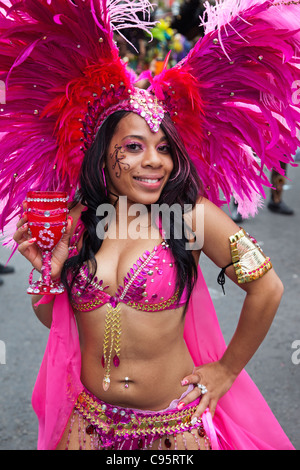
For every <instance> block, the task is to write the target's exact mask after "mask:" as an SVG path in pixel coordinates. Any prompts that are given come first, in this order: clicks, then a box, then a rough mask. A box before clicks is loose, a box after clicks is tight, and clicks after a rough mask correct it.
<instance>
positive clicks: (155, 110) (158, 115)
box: [96, 88, 166, 132]
mask: <svg viewBox="0 0 300 470" xmlns="http://www.w3.org/2000/svg"><path fill="white" fill-rule="evenodd" d="M127 91H128V94H129V98H128V99H127V100H122V101H120V102H119V103H117V104H115V105H113V106H111V107H109V108H108V109H106V111H105V112H104V113H103V114H101V116H100V118H99V120H98V123H97V128H96V132H98V130H99V128H100V127H101V126H102V124H103V122H104V121H105V120H106V119H107V118H108V116H110V115H111V114H113V113H115V112H117V111H131V112H133V113H136V114H138V115H139V116H141V117H142V118H143V119H145V121H146V123H147V124H148V126H149V128H150V130H151V131H152V132H158V130H159V127H160V125H161V122H162V120H163V118H164V115H165V113H166V109H165V107H164V105H163V103H162V102H160V101H159V100H158V99H157V98H156V96H155V95H153V94H152V93H150V92H149V91H147V90H143V89H140V88H131V89H129V90H127Z"/></svg>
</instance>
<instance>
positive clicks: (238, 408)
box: [32, 268, 294, 450]
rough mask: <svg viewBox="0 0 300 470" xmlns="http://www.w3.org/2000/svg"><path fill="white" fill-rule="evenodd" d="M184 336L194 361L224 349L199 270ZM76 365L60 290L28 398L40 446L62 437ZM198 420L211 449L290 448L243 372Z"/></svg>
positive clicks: (75, 390)
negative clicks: (46, 342) (39, 366)
mask: <svg viewBox="0 0 300 470" xmlns="http://www.w3.org/2000/svg"><path fill="white" fill-rule="evenodd" d="M42 301H43V302H47V301H49V299H47V298H45V299H43V300H42ZM184 336H185V341H186V343H187V346H188V348H189V351H190V353H191V356H192V358H193V360H194V363H195V364H197V365H201V364H205V363H207V362H211V361H216V360H218V359H219V358H220V357H221V356H222V354H223V352H224V350H225V348H226V345H225V342H224V339H223V335H222V333H221V330H220V327H219V323H218V319H217V316H216V313H215V310H214V306H213V303H212V301H211V298H210V295H209V292H208V289H207V287H206V284H205V281H204V278H203V275H202V272H201V270H200V268H199V269H198V281H197V284H196V286H195V288H194V291H193V294H192V297H191V300H190V304H189V308H188V310H187V314H186V324H185V333H184ZM80 365H81V359H80V346H79V338H78V331H77V327H76V321H75V317H74V314H73V311H72V309H71V307H70V305H69V301H68V297H67V294H61V295H59V296H57V297H56V299H55V301H54V308H53V323H52V326H51V330H50V334H49V340H48V344H47V348H46V351H45V355H44V358H43V361H42V365H41V368H40V371H39V374H38V377H37V381H36V384H35V388H34V391H33V396H32V404H33V408H34V410H35V412H36V414H37V416H38V420H39V437H38V449H39V450H51V449H55V448H56V446H57V444H58V442H59V440H60V438H61V436H62V433H63V431H64V429H65V426H66V423H67V421H68V418H69V416H70V415H71V412H72V410H73V407H74V403H75V401H76V399H77V397H78V395H79V393H80V392H81V391H82V390H83V388H84V387H83V385H82V383H81V381H80ZM203 418H204V421H205V428H206V430H207V431H208V434H209V436H210V439H211V442H212V448H213V449H221V450H223V449H224V450H225V449H228V450H230V449H235V450H271V449H273V450H293V449H294V447H293V446H292V444H291V442H290V441H289V439H288V438H287V436H286V435H285V433H284V431H283V430H282V428H281V426H280V425H279V423H278V421H277V420H276V418H275V417H274V415H273V413H272V411H271V410H270V408H269V406H268V405H267V403H266V401H265V400H264V398H263V397H262V395H261V394H260V392H259V390H258V389H257V387H256V386H255V384H254V383H253V381H252V380H251V379H250V377H249V376H248V375H247V373H246V372H245V371H243V372H242V373H241V374H240V375H239V377H238V378H237V379H236V381H235V382H234V384H233V386H232V387H231V389H230V390H229V391H228V392H227V393H226V395H224V397H222V399H221V400H220V401H219V403H218V406H217V410H216V413H215V416H214V418H213V420H212V419H211V415H210V413H209V411H208V410H207V411H206V412H205V414H204V416H203Z"/></svg>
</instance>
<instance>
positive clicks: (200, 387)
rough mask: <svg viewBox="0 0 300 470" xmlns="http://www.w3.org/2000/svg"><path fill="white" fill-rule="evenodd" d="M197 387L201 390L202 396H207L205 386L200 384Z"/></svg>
mask: <svg viewBox="0 0 300 470" xmlns="http://www.w3.org/2000/svg"><path fill="white" fill-rule="evenodd" d="M196 387H198V388H199V390H200V392H201V395H205V394H206V393H207V392H208V390H207V388H206V387H205V385H203V384H199V383H198V384H196Z"/></svg>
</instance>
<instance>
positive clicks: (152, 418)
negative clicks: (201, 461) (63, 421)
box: [75, 390, 208, 450]
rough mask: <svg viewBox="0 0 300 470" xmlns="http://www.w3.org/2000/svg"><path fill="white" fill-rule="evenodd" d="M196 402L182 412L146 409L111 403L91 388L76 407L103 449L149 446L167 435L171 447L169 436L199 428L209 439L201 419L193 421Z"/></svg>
mask: <svg viewBox="0 0 300 470" xmlns="http://www.w3.org/2000/svg"><path fill="white" fill-rule="evenodd" d="M198 403H199V401H198V400H197V401H195V402H193V403H191V404H190V405H188V406H186V407H185V408H184V409H183V410H181V411H179V410H177V408H176V409H171V410H167V411H161V412H159V411H157V412H155V411H154V412H144V411H142V410H135V409H129V408H122V407H119V406H114V405H110V404H108V403H105V402H104V401H102V400H99V399H98V398H96V397H95V396H94V395H93V394H92V393H91V392H89V391H88V390H84V391H83V392H82V393H81V394H80V395H79V397H78V400H77V403H76V405H75V410H76V411H77V412H78V413H79V414H80V415H81V416H82V417H83V418H84V419H85V420H86V421H88V423H89V425H88V426H87V427H86V433H87V434H95V433H97V435H98V438H99V443H100V448H102V449H107V448H111V447H114V448H115V449H121V448H122V449H124V450H125V449H139V448H147V447H149V445H150V443H152V442H153V441H154V440H155V439H158V438H159V437H162V436H165V438H166V439H165V445H166V446H167V447H168V442H169V443H170V440H169V439H168V436H174V435H176V434H180V433H183V432H185V431H191V430H192V429H197V430H198V436H199V437H203V438H205V439H206V440H207V441H208V437H207V435H206V432H205V429H204V426H203V423H202V420H201V419H199V420H198V421H197V422H196V423H195V424H191V417H192V416H193V414H194V412H195V410H196V408H197V404H198Z"/></svg>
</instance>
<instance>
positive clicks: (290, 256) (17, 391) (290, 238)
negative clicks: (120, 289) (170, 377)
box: [0, 168, 300, 450]
mask: <svg viewBox="0 0 300 470" xmlns="http://www.w3.org/2000/svg"><path fill="white" fill-rule="evenodd" d="M288 176H289V177H290V178H291V179H292V181H291V182H288V184H287V188H286V191H285V195H284V199H285V201H286V203H288V204H289V205H291V206H292V207H293V208H294V209H295V215H294V216H292V217H289V216H280V215H274V214H272V213H270V212H269V211H268V209H267V208H263V209H261V210H260V212H259V214H258V215H257V216H256V217H255V218H254V219H250V220H247V221H245V222H243V224H241V225H242V226H243V227H244V228H245V229H246V231H248V232H249V233H251V234H252V235H253V236H255V237H256V239H257V240H258V241H259V243H260V245H261V247H262V248H263V249H264V251H265V253H266V254H268V255H269V256H270V257H271V259H272V261H273V264H274V267H275V270H276V271H277V273H278V274H279V276H280V277H281V279H282V281H283V283H284V285H285V293H284V298H283V300H282V303H281V306H280V309H279V311H278V314H277V316H276V318H275V320H274V323H273V325H272V327H271V330H270V332H269V334H268V336H267V338H266V340H265V342H264V343H263V345H262V346H261V347H260V349H259V350H258V352H257V354H256V355H255V356H254V358H253V359H252V360H251V361H250V363H249V364H248V366H247V371H248V372H249V374H250V375H251V377H252V378H253V380H254V381H255V382H256V384H257V386H258V387H259V389H260V390H261V392H262V393H263V395H264V396H265V398H266V400H267V401H268V403H269V405H270V407H271V409H272V410H273V412H274V414H275V415H276V417H277V419H278V420H279V422H280V423H281V425H282V427H283V428H284V430H285V432H286V433H287V435H288V436H289V438H290V439H291V441H292V442H293V444H294V446H295V447H296V449H298V450H300V408H299V401H300V400H299V390H300V364H299V365H297V364H294V363H293V362H292V354H293V352H295V350H293V349H292V343H293V342H294V341H295V340H299V341H300V326H299V324H300V323H299V306H300V294H299V293H300V251H299V248H298V246H299V244H298V241H300V239H299V238H300V234H299V229H300V168H295V169H289V173H288ZM298 239H299V240H298ZM8 256H9V255H8V252H7V250H5V249H4V248H0V260H1V261H2V263H3V262H5V261H6V259H7V258H8ZM11 264H12V265H13V266H14V267H15V269H16V272H15V274H12V275H7V276H3V277H2V279H3V280H4V285H2V286H1V287H0V341H1V342H0V450H23V449H24V450H29V449H35V448H36V440H37V419H36V417H35V414H34V413H33V411H32V408H31V392H32V388H33V385H34V382H35V378H36V375H37V372H38V369H39V365H40V363H41V360H42V356H43V352H44V348H45V345H46V341H47V334H48V330H47V329H46V328H45V327H43V326H42V325H41V324H40V323H39V322H38V320H37V319H36V318H35V316H34V314H33V312H32V310H31V306H30V296H29V295H27V294H26V292H25V291H26V287H27V283H28V274H29V271H30V268H29V266H28V263H27V262H26V261H25V260H24V259H22V257H21V256H19V254H16V255H15V257H14V258H13V261H12V263H11ZM202 266H203V271H204V273H205V276H206V279H207V284H208V286H209V289H210V292H211V295H212V298H213V300H214V303H215V307H216V310H217V313H218V317H219V320H220V323H221V327H222V329H223V333H224V336H225V340H226V341H227V342H228V341H229V339H230V337H231V335H232V334H233V332H234V329H235V325H236V323H237V320H238V316H239V312H240V309H241V302H242V300H243V297H244V294H243V292H242V291H241V290H240V289H239V288H238V287H237V286H235V285H234V284H232V283H230V281H228V280H227V282H226V285H225V288H226V296H224V295H223V293H222V291H221V288H220V286H219V285H218V284H217V282H216V278H217V275H218V272H219V270H218V268H216V267H215V266H214V265H212V263H211V262H210V261H209V260H208V259H207V258H204V259H203V260H202ZM1 345H2V346H3V345H5V346H6V357H5V358H4V357H3V352H2V355H1ZM298 348H299V346H298ZM4 359H5V361H4ZM298 359H300V352H299V354H298ZM1 362H2V363H1ZM3 362H5V364H3Z"/></svg>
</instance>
